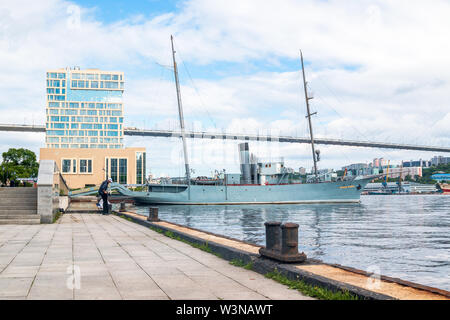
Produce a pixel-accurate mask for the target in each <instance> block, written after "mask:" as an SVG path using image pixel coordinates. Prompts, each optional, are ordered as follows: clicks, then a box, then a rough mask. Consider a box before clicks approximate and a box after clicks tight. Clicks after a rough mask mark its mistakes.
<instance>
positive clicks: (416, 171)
mask: <svg viewBox="0 0 450 320" xmlns="http://www.w3.org/2000/svg"><path fill="white" fill-rule="evenodd" d="M384 173H387V169H385V171H384ZM400 174H401V175H402V179H405V178H406V176H411V178H414V177H415V176H419V177H421V176H422V167H406V168H401V167H400V168H399V167H397V168H389V173H388V178H398V177H400Z"/></svg>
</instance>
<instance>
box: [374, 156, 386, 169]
mask: <svg viewBox="0 0 450 320" xmlns="http://www.w3.org/2000/svg"><path fill="white" fill-rule="evenodd" d="M387 165H388V161H387V160H385V159H384V158H375V159H373V161H372V167H374V168H383V167H386V166H387Z"/></svg>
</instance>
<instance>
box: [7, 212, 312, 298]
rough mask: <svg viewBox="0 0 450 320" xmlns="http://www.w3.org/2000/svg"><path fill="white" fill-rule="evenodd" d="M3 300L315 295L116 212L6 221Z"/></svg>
mask: <svg viewBox="0 0 450 320" xmlns="http://www.w3.org/2000/svg"><path fill="white" fill-rule="evenodd" d="M0 299H310V298H308V297H305V296H303V295H302V294H300V293H299V292H297V291H295V290H291V289H288V288H287V287H286V286H284V285H281V284H279V283H277V282H275V281H273V280H270V279H266V278H265V277H264V276H262V275H260V274H258V273H256V272H253V271H249V270H245V269H243V268H239V267H235V266H232V265H230V264H229V262H228V261H226V260H223V259H220V258H218V257H216V256H214V255H212V254H209V253H206V252H203V251H201V250H199V249H196V248H193V247H191V246H189V245H187V244H185V243H182V242H179V241H177V240H173V239H170V238H167V237H165V236H164V235H161V234H159V233H157V232H154V231H152V230H150V229H148V228H145V227H143V226H140V225H138V224H135V223H133V222H129V221H127V220H124V219H122V218H119V217H116V216H112V215H110V216H106V217H105V216H101V215H97V214H65V215H63V216H62V217H61V218H60V219H59V221H58V222H57V223H55V224H51V225H0Z"/></svg>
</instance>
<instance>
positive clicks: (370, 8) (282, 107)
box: [0, 0, 450, 170]
mask: <svg viewBox="0 0 450 320" xmlns="http://www.w3.org/2000/svg"><path fill="white" fill-rule="evenodd" d="M71 6H73V3H72V2H68V1H59V0H51V1H39V2H29V1H14V2H2V3H1V4H0V83H1V86H0V95H1V96H2V99H1V101H0V111H1V114H2V115H1V120H0V122H1V123H23V122H26V123H32V122H33V121H34V122H35V123H43V122H44V117H45V114H44V104H45V92H44V90H45V83H44V80H45V79H44V75H45V71H46V70H47V69H50V68H56V67H65V66H72V65H80V66H81V67H83V68H84V67H99V68H102V69H115V70H124V71H125V72H126V93H125V98H124V99H125V110H126V113H127V115H128V118H127V119H126V122H127V124H129V125H131V124H134V125H135V126H139V127H140V126H143V125H145V126H151V125H156V124H159V125H160V126H166V125H168V124H170V126H172V127H175V126H176V125H177V107H176V97H175V89H174V84H173V80H172V75H171V73H170V70H165V71H162V72H161V70H164V69H161V68H162V67H159V66H157V65H156V63H160V64H162V65H169V64H171V56H170V42H169V35H170V34H175V44H176V48H177V50H178V51H179V52H178V54H179V56H178V57H179V58H181V57H182V58H183V61H184V62H186V63H187V64H189V65H191V66H194V67H195V66H208V65H213V66H214V67H217V66H218V67H219V68H220V64H221V63H236V64H237V65H238V66H240V67H242V70H245V71H246V72H245V73H244V74H242V75H236V74H233V75H229V74H227V71H226V69H224V70H218V72H215V73H213V72H211V74H214V77H211V78H206V79H205V78H203V79H200V78H196V76H195V74H193V76H194V81H195V87H194V86H193V85H192V83H190V82H189V81H187V80H188V79H185V80H186V81H185V82H184V84H183V86H182V88H181V90H182V97H183V104H184V108H185V113H186V117H187V121H188V122H189V121H197V120H198V121H203V126H204V127H205V129H208V130H213V129H214V130H219V131H220V130H221V128H224V130H235V131H238V130H239V131H241V130H242V131H245V132H249V133H251V132H254V133H256V132H260V133H266V132H267V131H268V130H269V131H270V132H272V133H275V132H277V133H280V134H295V135H300V136H304V135H305V133H306V128H307V127H306V122H305V119H304V114H305V111H304V101H303V95H302V91H301V90H302V88H301V83H300V74H299V72H298V70H290V71H280V72H273V71H271V72H269V71H267V70H265V69H264V67H261V68H262V69H261V70H257V68H258V67H257V66H254V65H253V66H252V68H249V64H253V63H254V62H257V61H263V62H264V64H268V65H271V66H272V68H271V69H272V70H273V69H276V68H277V67H278V66H282V65H284V64H285V61H286V59H298V49H300V48H302V49H303V51H304V54H305V58H306V62H307V77H308V79H309V82H310V83H309V85H310V88H311V89H312V91H314V93H315V99H314V100H313V101H312V108H313V110H316V111H318V116H317V117H314V119H313V121H314V129H315V132H316V135H317V136H321V137H324V136H327V137H337V138H346V139H362V140H366V139H370V140H381V141H392V142H403V143H411V144H414V143H418V144H436V145H440V146H448V145H449V143H450V132H449V129H448V128H449V127H450V126H448V123H449V120H450V119H449V114H450V113H449V112H450V102H449V101H450V72H449V71H450V64H449V62H448V57H449V56H450V42H449V41H448V34H447V33H448V30H450V20H449V19H448V16H449V14H450V4H449V3H448V2H447V1H444V0H434V1H429V2H427V3H426V4H424V3H423V2H422V1H395V2H393V1H387V0H377V1H369V0H364V1H347V2H345V4H343V3H342V2H341V1H337V0H330V1H320V2H318V1H312V0H304V1H294V0H286V1H283V2H279V1H257V0H252V1H251V0H249V1H245V2H243V1H235V2H233V1H229V0H228V1H225V0H222V1H221V0H217V1H207V0H191V1H185V2H183V3H182V4H181V5H180V7H179V10H178V11H177V12H176V13H175V12H174V13H168V14H163V15H159V16H156V17H153V18H150V19H146V18H145V17H144V16H133V17H124V20H122V21H117V22H114V23H106V22H104V21H98V20H96V17H95V13H96V11H95V8H84V7H80V10H81V11H80V14H81V15H80V21H79V24H77V23H74V21H75V22H76V15H75V16H74V12H75V13H76V10H75V11H74V10H68V9H69V8H71ZM72 8H73V7H72ZM74 19H75V20H74ZM289 61H292V60H289ZM291 68H295V69H297V66H294V65H293V64H292V65H291ZM155 70H157V71H156V72H155ZM252 70H255V71H254V72H251V71H252ZM249 71H250V72H249ZM156 73H160V74H161V75H162V76H159V77H158V76H155V74H156ZM217 74H222V75H223V77H222V78H218V77H217ZM14 110H20V112H13V111H14ZM212 123H213V124H214V126H216V125H217V127H216V128H217V129H216V128H212V125H211V124H212ZM206 127H209V128H206ZM1 137H2V138H1V139H0V145H1V149H0V151H5V150H6V149H7V147H8V146H11V147H12V146H16V145H17V144H25V145H26V144H27V141H26V140H24V139H23V138H20V139H19V138H18V136H17V137H16V136H14V135H11V134H7V133H1ZM131 139H135V138H127V142H128V143H130V144H133V145H134V144H135V142H134V141H137V140H131ZM149 141H151V143H149V144H148V148H149V149H151V150H152V155H153V156H155V157H157V159H158V160H156V158H153V159H152V160H155V165H156V166H159V167H161V168H163V166H164V160H162V155H163V154H164V152H166V151H167V149H165V144H166V143H168V141H167V142H163V141H161V139H150V140H149ZM36 143H38V141H36V140H32V141H29V145H30V147H32V148H35V145H36ZM143 143H144V142H143ZM216 143H218V142H216ZM227 143H229V142H227ZM41 144H42V145H43V144H44V141H43V139H42V141H41ZM146 144H147V142H146ZM230 144H231V143H230ZM199 145H200V144H199ZM208 145H211V144H208ZM219 147H220V143H218V144H217V148H219ZM158 148H159V149H158ZM227 148H228V147H227ZM233 148H235V146H230V150H231V149H233ZM336 148H337V147H332V146H330V147H323V148H322V149H323V153H322V154H323V157H324V159H328V160H324V161H323V164H322V165H335V166H341V165H343V164H345V163H347V162H349V161H363V158H362V157H366V158H365V159H366V160H370V158H372V157H376V156H379V155H380V153H384V152H385V151H383V150H381V151H380V150H371V149H354V150H353V149H351V148H344V149H345V150H346V152H348V156H342V155H339V152H338V150H339V149H338V148H337V149H336ZM299 149H300V150H302V151H301V152H300V151H299ZM157 150H160V152H158V151H157ZM227 150H228V149H227ZM279 150H280V152H286V156H290V157H292V158H295V157H299V159H300V157H303V155H307V152H309V150H308V148H307V146H306V148H303V147H298V146H294V145H282V146H280V147H279ZM300 153H301V154H302V156H299V154H300ZM327 153H328V156H327ZM157 154H158V156H156V155H157ZM227 154H228V153H227ZM388 155H389V156H392V157H393V158H397V159H401V158H399V157H401V156H405V157H407V158H411V157H412V158H416V157H419V156H420V157H422V158H430V157H431V156H432V154H429V153H424V154H422V153H420V154H419V153H417V156H416V153H411V152H399V151H393V152H392V153H391V152H389V154H388ZM331 157H332V159H331ZM358 159H361V160H358ZM152 160H150V158H149V161H152ZM326 161H329V162H326ZM156 163H157V164H156ZM149 165H153V163H152V162H149ZM161 170H163V169H161Z"/></svg>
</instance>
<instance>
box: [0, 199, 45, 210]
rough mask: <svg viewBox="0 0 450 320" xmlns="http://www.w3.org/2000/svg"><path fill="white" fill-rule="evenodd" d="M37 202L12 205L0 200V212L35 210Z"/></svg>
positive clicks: (13, 203)
mask: <svg viewBox="0 0 450 320" xmlns="http://www.w3.org/2000/svg"><path fill="white" fill-rule="evenodd" d="M36 208H37V202H12V203H4V202H3V201H1V200H0V210H2V209H4V210H6V209H13V210H16V209H36Z"/></svg>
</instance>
